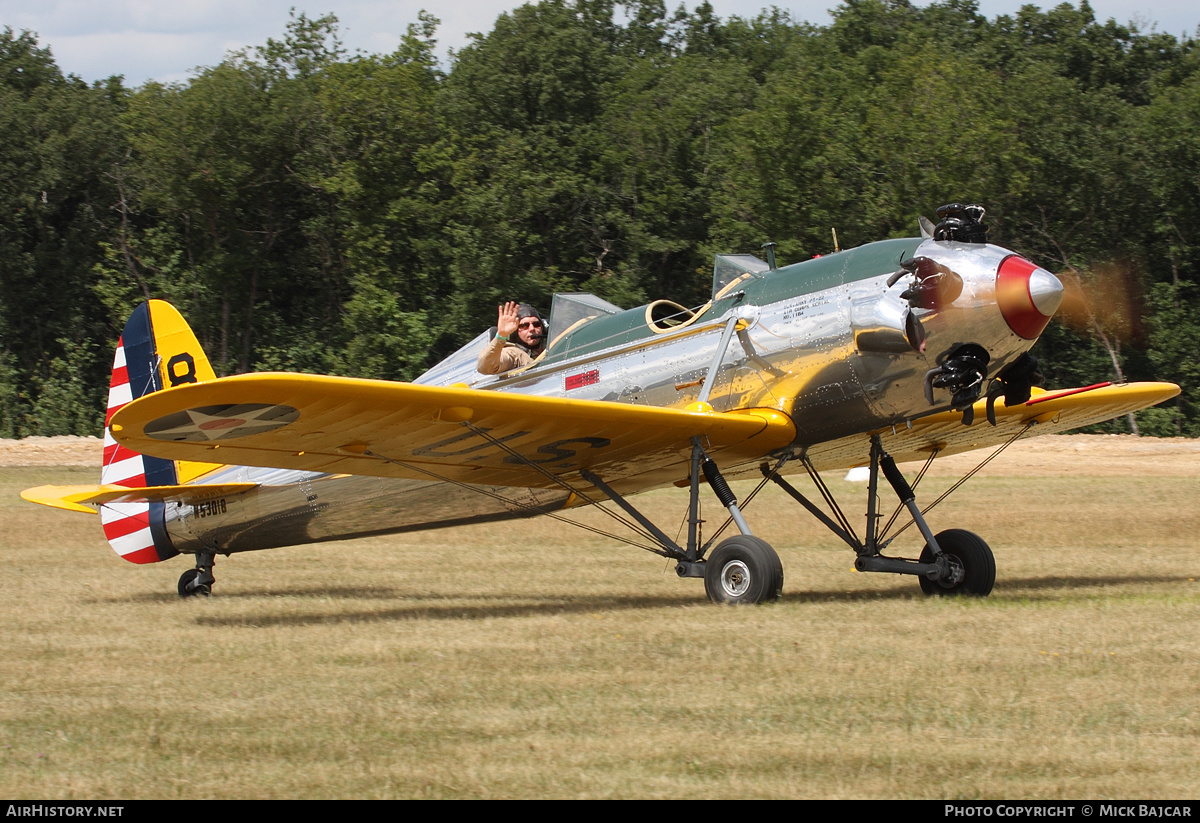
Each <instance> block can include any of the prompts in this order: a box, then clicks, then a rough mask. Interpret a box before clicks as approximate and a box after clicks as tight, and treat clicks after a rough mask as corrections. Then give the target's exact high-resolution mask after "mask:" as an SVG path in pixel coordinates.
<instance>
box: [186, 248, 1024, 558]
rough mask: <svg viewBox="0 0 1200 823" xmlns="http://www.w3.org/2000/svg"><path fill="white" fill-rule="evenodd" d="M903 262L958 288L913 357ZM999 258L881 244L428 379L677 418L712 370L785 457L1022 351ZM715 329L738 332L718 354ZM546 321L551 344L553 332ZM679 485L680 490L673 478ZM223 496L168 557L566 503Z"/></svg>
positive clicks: (248, 475) (457, 492)
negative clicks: (753, 411)
mask: <svg viewBox="0 0 1200 823" xmlns="http://www.w3.org/2000/svg"><path fill="white" fill-rule="evenodd" d="M914 256H924V257H928V258H931V259H933V260H936V261H937V262H939V263H940V264H943V265H945V266H946V267H947V268H949V269H952V270H953V271H954V272H956V273H957V274H958V275H959V277H961V280H962V290H961V293H960V294H958V295H957V297H955V299H954V300H953V302H952V303H951V304H949V305H946V306H943V307H939V308H938V309H936V310H918V311H916V314H917V315H918V317H919V320H920V325H921V326H922V327H923V329H924V332H925V346H924V350H923V351H916V350H914V347H913V346H912V345H911V344H910V342H909V340H907V339H906V337H905V333H904V319H903V318H904V313H905V310H906V309H907V308H909V304H908V303H907V302H906V301H905V300H904V299H902V297H901V294H902V292H903V291H904V289H905V287H906V282H905V281H903V280H901V281H900V282H896V283H894V284H893V285H891V286H889V285H888V280H889V277H890V276H891V275H892V274H893V273H894V272H896V270H897V268H898V266H899V264H900V262H901V260H903V259H910V258H912V257H914ZM1010 256H1012V252H1009V251H1006V250H1004V249H1001V248H999V247H996V246H991V245H986V246H985V245H972V244H965V243H957V242H938V243H935V242H933V241H929V240H925V241H921V240H918V239H911V240H893V241H883V242H882V243H876V244H870V245H868V246H864V247H860V248H859V249H851V250H848V251H845V252H839V253H837V254H833V255H828V256H826V257H824V258H821V259H820V260H814V261H807V262H805V263H800V264H796V265H792V266H788V267H785V268H781V269H776V270H773V271H769V272H764V273H762V274H761V275H756V276H755V277H752V278H748V279H747V281H746V282H745V283H744V284H742V287H741V288H737V287H735V288H733V289H732V290H730V291H729V292H728V293H726V294H724V295H721V296H720V297H719V298H718V299H714V300H713V301H712V303H711V304H710V305H709V306H707V307H705V308H704V310H703V311H701V312H700V313H698V315H697V316H696V317H695V318H689V320H688V321H687V322H686V323H685V324H679V325H676V326H672V325H670V324H667V323H656V322H655V320H654V318H653V317H650V318H649V321H647V319H645V317H644V315H645V314H646V309H645V307H642V308H638V309H631V310H630V311H628V312H624V313H622V314H620V315H615V316H609V317H603V318H598V319H596V320H594V321H591V322H590V323H588V324H585V325H583V326H582V327H581V328H579V329H577V330H575V331H574V332H572V333H570V334H565V335H564V336H563V337H562V338H560V339H558V340H555V342H553V343H552V345H551V348H550V350H549V351H548V352H547V355H546V357H544V358H543V359H542V360H541V361H540V362H538V363H536V364H535V365H534V366H533V367H531V368H529V369H527V370H524V371H522V372H520V373H516V374H510V375H505V376H501V377H485V376H483V375H479V374H477V373H475V372H474V371H473V367H472V366H471V364H472V363H473V362H474V355H473V353H472V352H464V353H463V354H464V355H469V356H463V357H461V358H459V359H460V360H461V361H462V362H463V363H464V364H466V365H464V366H462V367H461V368H459V369H457V370H454V369H450V370H448V371H447V370H443V372H442V373H440V374H439V379H438V382H441V383H443V384H450V383H458V382H466V383H468V384H469V385H471V386H473V387H474V388H477V389H479V390H481V391H503V392H520V393H524V394H531V395H541V396H553V397H569V398H572V399H581V400H598V401H609V402H617V403H635V404H643V405H647V406H657V407H668V408H683V407H686V406H688V405H689V404H691V403H694V402H696V401H697V400H698V399H701V398H700V397H699V395H700V392H701V390H702V388H703V386H704V385H705V382H706V381H707V380H708V378H709V376H710V372H711V371H713V369H714V368H715V376H714V378H713V379H712V380H711V381H710V382H711V392H710V394H709V395H708V397H707V398H705V399H706V400H707V402H708V403H710V404H711V405H712V407H713V408H714V409H715V410H717V411H729V410H732V409H738V408H750V407H769V408H774V409H778V410H780V411H783V412H785V413H787V414H788V415H790V416H791V418H792V420H793V421H794V422H795V425H796V431H797V437H796V441H795V443H794V444H793V446H792V448H793V449H794V450H797V451H799V450H802V449H804V448H805V447H807V446H810V445H812V444H815V443H820V442H825V441H829V440H834V439H837V438H841V437H845V436H849V435H854V434H860V433H863V432H867V431H870V430H872V429H878V428H880V427H882V426H886V425H888V424H900V423H903V422H905V421H909V420H913V419H915V418H918V417H921V416H924V415H928V414H932V413H935V412H939V411H944V410H945V409H947V408H948V407H949V405H950V397H949V396H948V395H946V394H945V393H944V392H943V393H941V395H940V396H936V397H935V398H934V401H935V402H934V405H930V403H929V402H928V401H927V399H926V396H925V388H924V379H923V378H924V376H925V375H926V373H927V372H928V371H929V370H930V369H933V368H934V367H935V366H937V365H938V363H939V358H944V356H945V355H946V354H947V353H948V352H950V351H952V350H953V349H955V348H956V347H957V346H959V345H961V344H964V343H975V344H978V345H979V346H982V347H983V348H985V349H986V350H987V352H988V353H989V355H990V358H991V359H990V361H989V364H988V375H989V376H993V375H995V374H996V373H997V372H998V371H999V370H1001V369H1002V368H1003V367H1004V366H1006V365H1007V364H1009V363H1010V362H1012V360H1013V359H1014V358H1016V357H1018V356H1020V355H1021V354H1022V353H1023V352H1025V351H1026V350H1028V349H1029V347H1030V346H1032V345H1033V343H1034V342H1035V339H1027V338H1026V337H1022V336H1020V335H1018V334H1016V333H1014V331H1013V329H1012V328H1011V327H1010V324H1009V322H1008V321H1006V318H1005V317H1004V316H1003V315H1002V313H1001V311H1000V309H999V307H998V305H997V294H996V292H997V288H996V281H997V271H998V268H999V267H1000V264H1001V263H1002V261H1004V260H1005V259H1006V258H1008V257H1010ZM639 312H641V313H642V315H641V316H639V315H638V314H637V313H639ZM730 318H736V319H737V321H739V322H738V323H737V326H736V331H735V332H734V333H733V334H732V337H731V338H729V342H728V344H727V345H726V346H725V347H724V349H723V350H720V349H721V347H720V345H719V344H720V341H721V340H722V333H723V332H724V331H725V330H726V328H727V325H728V323H729V320H730ZM550 322H551V335H550V337H551V339H552V340H554V337H555V329H554V323H555V320H554V318H553V317H551V319H550ZM676 322H678V321H676ZM864 442H865V441H864ZM477 445H478V447H479V448H481V449H483V448H494V446H491V445H489V444H487V443H485V442H482V441H481V442H480V443H479V444H477ZM680 471H681V477H686V476H687V471H688V468H687V466H681V467H680ZM735 473H736V472H735ZM229 481H250V482H254V483H257V484H259V486H258V488H257V489H256V490H254V491H250V492H246V493H243V494H240V495H236V496H230V497H228V498H225V499H222V500H221V501H220V503H219V504H217V505H213V504H208V505H206V506H205V507H203V510H198V509H197V508H194V507H192V506H186V505H174V504H168V505H167V509H166V513H165V519H166V526H167V530H168V534H169V535H170V538H171V540H172V542H173V543H174V545H175V547H176V548H177V549H179V550H180V551H181V552H197V551H217V552H220V553H231V552H238V551H250V550H255V549H265V548H272V547H276V546H285V545H294V544H301V543H310V542H317V541H326V540H337V539H344V538H352V537H362V536H368V535H374V534H385V533H394V532H403V531H416V530H423V529H431V528H436V527H441V526H450V525H458V524H463V523H478V522H486V521H494V520H502V519H508V518H515V517H526V516H530V515H531V514H536V513H539V512H546V511H552V510H555V509H558V508H560V507H562V505H563V503H564V501H565V500H566V497H567V493H566V492H565V491H561V490H557V489H556V490H538V489H517V488H486V489H478V488H475V487H465V486H461V485H453V484H449V483H444V482H439V481H433V480H402V479H393V478H379V477H365V476H347V475H329V474H320V473H313V472H297V471H287V470H279V469H263V468H253V467H243V466H228V467H224V468H222V469H219V470H217V471H215V472H213V473H212V474H209V475H207V476H205V477H204V478H203V482H206V483H224V482H229Z"/></svg>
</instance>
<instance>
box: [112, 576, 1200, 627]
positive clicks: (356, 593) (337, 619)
mask: <svg viewBox="0 0 1200 823" xmlns="http://www.w3.org/2000/svg"><path fill="white" fill-rule="evenodd" d="M1195 577H1196V576H1195V575H1105V576H1092V577H1027V578H1007V579H1002V580H1000V581H998V582H997V584H996V588H995V590H994V591H993V592H992V598H1004V599H1010V600H1011V599H1019V600H1038V601H1045V600H1061V599H1063V598H1064V597H1065V598H1072V597H1075V596H1077V595H1078V594H1079V593H1080V592H1081V590H1084V589H1096V588H1101V589H1103V588H1107V587H1120V586H1131V585H1163V584H1186V583H1188V582H1191V581H1192V580H1194V579H1195ZM908 582H911V584H912V585H911V587H905V588H894V589H883V590H879V589H857V590H847V589H826V590H821V589H813V590H807V591H790V592H785V593H784V594H783V596H782V597H781V598H780V602H783V603H861V602H867V601H877V602H878V601H896V600H912V599H924V597H925V595H923V594H922V593H921V591H920V589H919V588H917V585H916V581H915V580H913V581H908ZM1094 594H1095V593H1094V592H1091V593H1089V595H1088V596H1094ZM214 597H215V598H216V599H217V600H225V601H239V600H262V599H263V598H309V599H314V600H316V599H320V600H335V601H336V600H341V601H346V602H349V601H354V600H371V601H379V600H388V601H400V602H402V603H403V604H404V605H402V606H399V607H397V608H392V609H385V610H382V611H378V610H369V611H368V610H362V609H355V610H350V611H327V612H323V613H316V614H304V615H297V614H287V615H284V614H280V615H276V616H271V615H258V616H245V615H242V616H235V615H229V616H222V615H203V616H198V617H197V618H196V622H197V623H198V624H200V625H207V626H246V627H251V628H261V627H268V626H288V625H295V626H302V625H315V624H329V623H361V622H375V621H389V620H391V621H400V620H482V619H487V618H495V617H531V616H537V615H547V614H588V613H594V612H605V611H631V610H635V609H675V608H679V607H681V606H693V605H696V606H700V605H707V602H706V601H705V599H704V595H703V593H702V592H691V591H688V592H682V591H681V594H680V596H679V597H612V596H596V597H584V598H578V597H571V598H558V597H553V596H529V595H524V596H519V595H474V596H467V595H464V596H456V597H447V596H446V595H441V594H438V595H423V594H415V593H413V592H411V591H406V590H404V589H399V588H394V587H388V586H345V587H332V588H331V587H321V588H291V589H270V590H258V591H241V592H233V593H226V592H221V593H219V594H217V595H214ZM512 600H517V601H520V602H516V603H502V602H499V601H512ZM464 601H468V602H464ZM469 601H476V602H469ZM91 602H97V603H164V604H165V603H180V602H182V601H180V599H179V597H178V596H177V595H175V594H173V593H169V592H146V593H142V594H136V595H132V596H127V597H110V598H96V599H94V600H92V601H91Z"/></svg>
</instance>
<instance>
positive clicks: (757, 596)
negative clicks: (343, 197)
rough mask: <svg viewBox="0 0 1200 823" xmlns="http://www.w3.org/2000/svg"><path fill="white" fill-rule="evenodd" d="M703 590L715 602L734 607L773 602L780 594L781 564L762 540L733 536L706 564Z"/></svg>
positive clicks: (725, 541)
mask: <svg viewBox="0 0 1200 823" xmlns="http://www.w3.org/2000/svg"><path fill="white" fill-rule="evenodd" d="M704 591H705V592H707V593H708V598H709V600H711V601H713V602H714V603H728V604H731V605H735V606H740V605H745V604H753V603H763V602H765V601H767V600H775V599H776V598H778V597H779V594H780V592H782V591H783V564H782V563H781V562H779V555H778V554H776V553H775V550H774V549H772V548H771V546H770V545H769V544H768V543H766V542H765V541H763V540H759V539H758V538H757V537H751V536H750V535H746V534H739V535H735V536H734V537H730V538H727V539H726V540H723V541H721V543H720V544H719V545H718V546H717V548H716V549H715V550H714V551H713V553H712V555H711V556H710V557H709V558H708V560H707V561H706V562H705V564H704Z"/></svg>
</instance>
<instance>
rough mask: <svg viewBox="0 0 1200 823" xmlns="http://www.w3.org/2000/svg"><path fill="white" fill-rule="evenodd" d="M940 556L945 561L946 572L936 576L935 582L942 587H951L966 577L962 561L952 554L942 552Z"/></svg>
mask: <svg viewBox="0 0 1200 823" xmlns="http://www.w3.org/2000/svg"><path fill="white" fill-rule="evenodd" d="M942 558H943V559H944V560H945V561H946V574H945V576H944V577H939V578H938V580H937V584H938V585H939V586H941V587H942V588H943V589H953V588H954V587H955V586H957V585H958V584H960V583H962V582H963V580H964V579H965V578H966V576H967V570H966V569H965V568H964V567H963V564H962V561H961V560H959V559H958V558H957V557H955V556H954V555H952V554H945V553H943V554H942Z"/></svg>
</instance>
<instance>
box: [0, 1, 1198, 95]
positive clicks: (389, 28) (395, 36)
mask: <svg viewBox="0 0 1200 823" xmlns="http://www.w3.org/2000/svg"><path fill="white" fill-rule="evenodd" d="M710 2H712V5H713V8H714V10H715V11H716V14H717V15H718V16H719V17H721V18H722V19H724V18H726V17H730V16H732V15H738V16H741V17H753V16H755V15H756V14H758V12H759V11H760V10H761V9H762V8H763V7H764V6H768V5H777V6H779V7H780V8H781V9H784V10H787V11H789V12H791V14H792V16H793V17H794V18H795V19H797V20H807V21H808V22H810V23H814V24H816V25H826V24H828V23H829V22H830V16H829V13H828V9H830V8H833V7H835V6H836V5H837V4H838V2H839V0H775V2H774V3H771V2H770V0H710ZM915 2H916V3H917V4H918V5H921V4H922V0H915ZM1074 2H1075V3H1076V4H1077V3H1078V0H1074ZM697 3H698V0H687V2H686V5H687V7H688V8H689V9H694V8H695V7H696V5H697ZM1022 4H1023V3H1022V0H979V9H980V11H981V12H982V13H983V14H985V15H987V16H988V17H995V16H996V15H998V14H1012V13H1014V12H1015V11H1016V10H1017V9H1018V8H1020V6H1021V5H1022ZM1034 4H1035V5H1041V6H1042V7H1047V6H1050V5H1057V3H1056V2H1050V1H1049V0H1040V2H1035V3H1034ZM1091 4H1092V9H1093V10H1094V11H1095V14H1096V17H1097V18H1098V19H1100V20H1107V19H1108V18H1110V17H1111V18H1115V19H1116V20H1117V22H1119V23H1129V22H1131V21H1132V22H1134V23H1136V24H1137V25H1138V28H1139V29H1140V30H1142V31H1149V30H1150V29H1151V27H1152V26H1153V27H1155V28H1156V29H1157V30H1158V31H1163V32H1166V33H1168V34H1173V35H1175V36H1176V37H1180V36H1182V35H1183V34H1184V33H1187V34H1188V35H1190V36H1195V35H1196V33H1197V29H1198V27H1200V6H1198V5H1197V4H1196V2H1195V0H1140V1H1139V2H1130V0H1091ZM520 5H522V3H521V2H520V1H519V0H453V2H445V0H442V2H437V0H183V2H179V3H164V2H163V0H104V2H97V1H96V0H0V28H3V27H8V28H11V29H13V30H14V31H16V32H21V31H24V30H28V31H32V32H35V33H36V34H37V35H38V38H39V43H40V44H41V46H42V47H49V48H50V50H51V52H52V53H53V55H54V59H55V61H56V63H57V64H58V67H59V68H60V69H61V70H62V71H63V72H64V73H68V74H75V75H77V76H79V77H81V78H83V79H84V80H86V81H88V82H94V81H96V80H102V79H104V78H107V77H109V76H111V75H114V74H119V75H122V76H124V78H125V84H126V85H127V86H130V87H134V86H140V85H141V84H143V83H145V82H146V81H148V80H157V81H159V82H163V83H172V82H184V81H186V80H187V79H188V78H189V77H192V76H194V74H195V72H196V69H197V68H202V67H205V66H213V65H216V64H218V63H220V62H221V60H222V59H223V58H224V56H225V55H226V54H227V53H228V52H230V51H233V50H236V49H239V48H244V47H246V46H256V45H262V44H263V43H265V42H266V40H267V38H268V37H274V38H276V39H278V38H279V37H281V36H282V35H283V33H284V31H285V27H286V26H287V23H288V19H289V18H288V12H289V10H290V9H292V8H295V9H296V10H297V11H302V12H304V13H305V14H307V15H308V16H309V17H310V18H316V17H321V16H322V15H324V14H327V13H330V12H332V13H333V14H335V15H336V16H337V18H338V20H339V30H340V32H341V37H342V41H343V42H344V44H345V46H346V47H347V48H348V49H349V50H350V51H351V52H352V53H353V52H355V51H358V50H361V51H364V52H366V53H368V54H387V53H390V52H392V51H393V50H395V48H396V46H397V45H398V44H399V42H400V37H401V35H403V34H404V32H405V30H406V28H407V26H408V24H410V23H415V22H416V21H417V13H418V12H419V11H420V10H421V9H427V10H428V11H430V12H432V13H433V14H434V15H435V16H436V17H438V18H439V19H440V20H441V21H442V24H441V26H440V27H439V28H438V33H437V39H438V52H439V55H440V56H441V57H442V59H443V60H445V59H446V56H447V53H448V51H449V50H450V49H460V48H462V47H463V46H465V45H466V44H467V43H468V42H469V41H468V39H467V33H468V32H487V31H490V30H491V28H492V26H493V24H494V23H495V21H496V18H497V17H498V16H499V15H500V14H502V13H503V12H505V11H509V10H511V9H514V8H516V7H518V6H520ZM678 5H679V3H678V0H667V7H668V9H674V8H676V7H677V6H678Z"/></svg>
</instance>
